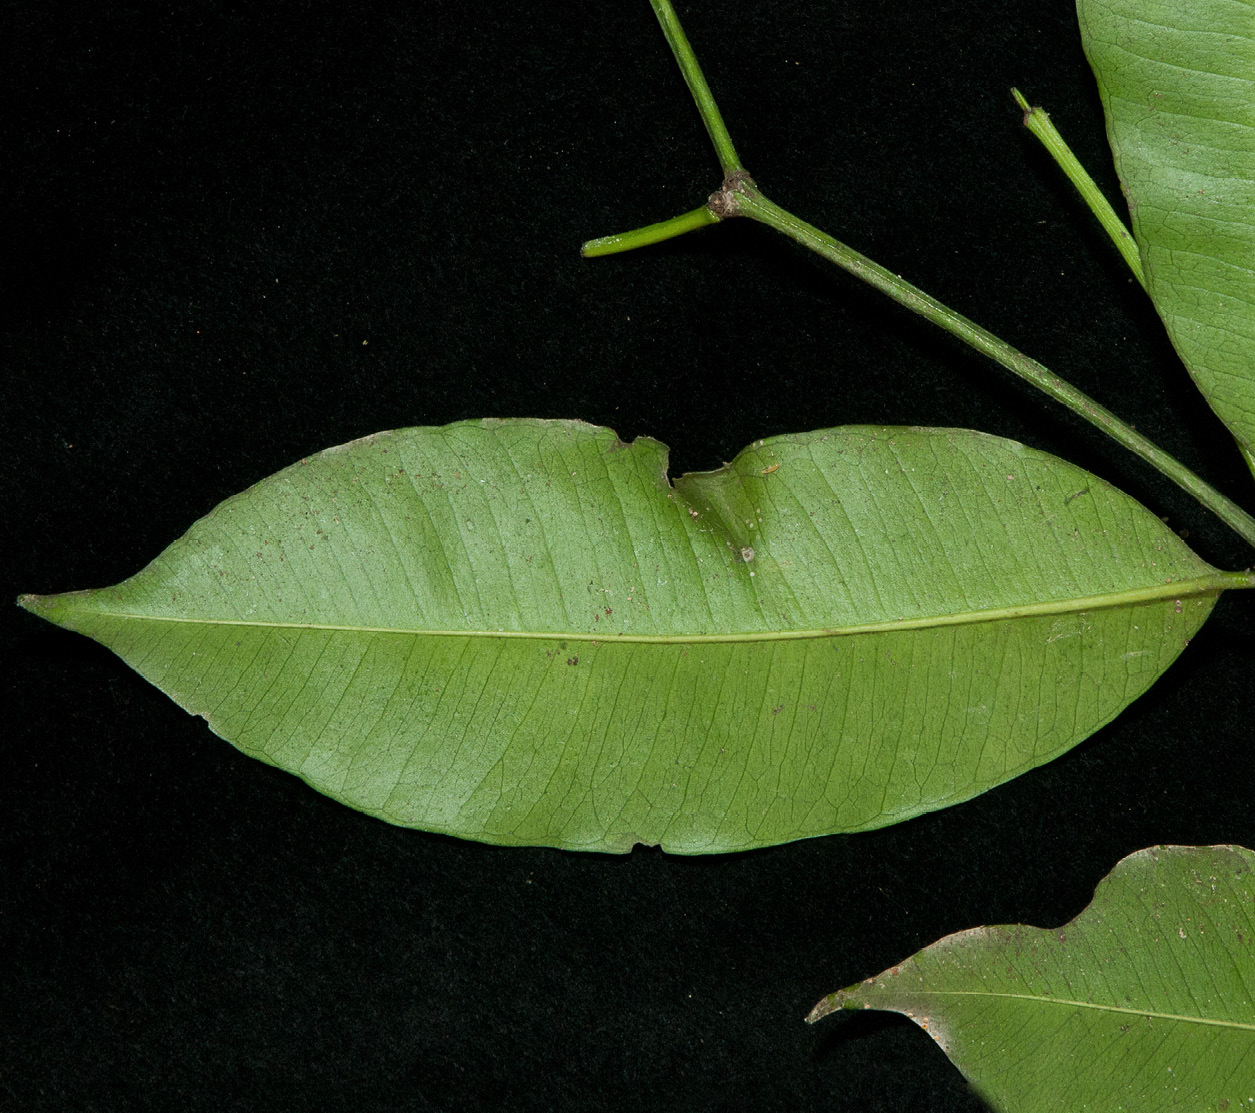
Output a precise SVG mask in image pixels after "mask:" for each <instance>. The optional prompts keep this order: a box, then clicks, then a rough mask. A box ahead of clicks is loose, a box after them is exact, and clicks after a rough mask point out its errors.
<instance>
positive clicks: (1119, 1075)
mask: <svg viewBox="0 0 1255 1113" xmlns="http://www.w3.org/2000/svg"><path fill="white" fill-rule="evenodd" d="M1253 871H1255V853H1252V851H1250V850H1247V849H1244V848H1242V847H1234V846H1216V847H1182V846H1168V847H1155V848H1152V849H1148V850H1140V851H1138V852H1137V853H1135V854H1131V855H1130V856H1129V857H1127V858H1125V859H1123V860H1122V861H1121V862H1119V863H1118V864H1117V865H1116V867H1115V869H1114V870H1112V871H1111V873H1110V874H1108V876H1107V877H1106V878H1104V879H1103V881H1102V882H1101V883H1100V884H1099V886H1098V888H1097V890H1096V891H1095V893H1094V899H1093V901H1092V902H1091V904H1090V905H1089V907H1088V908H1086V909H1085V911H1084V912H1082V913H1081V914H1080V915H1079V916H1077V917H1076V919H1074V920H1072V921H1071V922H1070V923H1068V924H1065V925H1064V926H1063V927H1062V928H1056V929H1041V928H1033V927H1025V926H1023V925H1019V924H1016V925H1009V926H999V927H980V928H973V929H972V930H970V931H963V932H959V933H958V934H956V935H950V936H947V937H946V938H944V939H942V940H939V941H938V942H936V943H934V944H932V946H930V947H926V948H925V949H924V950H922V951H920V952H919V953H918V954H916V955H914V956H913V957H911V958H909V959H907V960H906V961H905V962H903V963H901V964H900V965H898V966H894V967H892V968H891V969H889V970H886V971H885V972H884V973H882V974H879V975H877V976H876V977H874V978H869V979H868V980H867V981H865V982H863V983H861V984H860V985H857V986H852V987H850V988H849V989H845V990H841V991H840V992H838V993H835V994H833V995H831V996H830V997H827V998H825V999H824V1000H823V1001H821V1002H820V1003H819V1004H818V1005H817V1006H816V1007H815V1010H814V1011H813V1012H812V1014H811V1017H810V1019H812V1020H817V1019H819V1018H820V1017H822V1016H826V1015H827V1014H828V1013H830V1012H832V1011H833V1010H835V1009H838V1008H847V1009H849V1008H853V1009H858V1008H870V1009H887V1010H891V1011H894V1012H901V1013H905V1014H906V1015H907V1016H909V1017H911V1019H912V1020H914V1021H915V1022H916V1023H917V1024H918V1025H919V1026H920V1027H921V1028H923V1029H924V1030H925V1031H927V1032H928V1034H929V1035H930V1036H932V1038H933V1039H934V1040H936V1042H937V1043H938V1044H939V1045H940V1046H941V1048H942V1050H943V1051H945V1053H946V1055H948V1056H949V1057H950V1059H951V1061H952V1062H953V1063H954V1064H955V1066H957V1067H958V1068H959V1069H960V1070H961V1071H962V1072H963V1073H964V1075H966V1076H967V1078H968V1079H969V1081H971V1082H972V1083H973V1084H974V1085H975V1086H976V1087H977V1089H978V1090H979V1091H981V1092H982V1094H983V1095H984V1096H985V1097H986V1098H987V1099H988V1100H989V1101H990V1102H991V1103H992V1104H993V1105H994V1106H995V1107H996V1108H997V1109H999V1110H1005V1111H1007V1113H1038V1111H1041V1113H1045V1111H1047V1110H1049V1111H1051V1113H1055V1111H1058V1110H1077V1111H1081V1110H1095V1111H1097V1110H1103V1111H1110V1113H1116V1111H1120V1110H1127V1111H1129V1113H1133V1111H1137V1113H1159V1111H1167V1110H1179V1109H1191V1110H1203V1109H1207V1110H1224V1109H1230V1110H1234V1111H1236V1110H1238V1109H1246V1108H1249V1107H1250V1106H1251V1105H1252V1104H1255V872H1253Z"/></svg>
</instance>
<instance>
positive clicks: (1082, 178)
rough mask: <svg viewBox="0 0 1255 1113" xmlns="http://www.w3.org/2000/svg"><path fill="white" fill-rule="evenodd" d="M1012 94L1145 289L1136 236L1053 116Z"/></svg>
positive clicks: (1015, 91)
mask: <svg viewBox="0 0 1255 1113" xmlns="http://www.w3.org/2000/svg"><path fill="white" fill-rule="evenodd" d="M1011 95H1012V96H1013V97H1015V103H1016V104H1018V105H1019V106H1020V108H1021V109H1023V110H1024V126H1025V127H1026V128H1028V130H1029V131H1031V132H1032V133H1033V135H1034V136H1035V137H1036V138H1037V140H1038V141H1039V142H1040V143H1041V145H1042V146H1043V147H1045V148H1046V150H1047V151H1048V152H1049V153H1050V157H1051V158H1053V159H1054V160H1055V163H1056V164H1057V165H1058V167H1059V169H1060V170H1062V171H1063V172H1064V173H1065V174H1066V175H1067V176H1068V180H1069V181H1070V182H1071V183H1072V184H1073V185H1074V186H1075V187H1076V191H1077V192H1078V193H1079V194H1080V195H1081V198H1082V199H1083V200H1084V202H1085V204H1086V205H1088V206H1089V211H1090V212H1091V213H1093V214H1094V216H1096V217H1097V218H1098V223H1099V224H1101V225H1102V226H1103V230H1104V231H1105V232H1106V233H1107V235H1108V236H1110V237H1111V242H1112V243H1114V244H1115V245H1116V248H1117V250H1118V251H1119V252H1120V254H1121V255H1122V256H1123V257H1124V261H1125V262H1126V263H1128V265H1129V270H1131V271H1132V272H1133V277H1134V278H1136V279H1137V280H1138V282H1140V283H1141V284H1142V289H1143V290H1144V289H1146V275H1145V273H1144V272H1143V270H1142V257H1141V255H1140V254H1139V252H1138V250H1137V244H1136V243H1135V242H1134V240H1133V236H1132V235H1131V234H1130V233H1129V230H1128V228H1126V227H1125V225H1124V221H1122V220H1121V219H1120V218H1119V217H1118V216H1117V215H1116V211H1115V209H1113V208H1112V207H1111V203H1110V202H1109V201H1108V200H1107V198H1106V197H1105V196H1103V192H1102V190H1100V189H1099V188H1098V185H1097V183H1096V182H1095V181H1094V179H1093V178H1091V177H1090V176H1089V172H1088V171H1087V170H1086V169H1085V167H1084V166H1082V165H1081V163H1080V160H1079V159H1078V158H1077V157H1076V155H1074V154H1073V153H1072V149H1071V148H1070V147H1069V146H1068V145H1067V143H1065V142H1064V140H1063V136H1062V135H1060V134H1059V130H1058V129H1057V128H1056V127H1055V125H1054V124H1053V123H1052V122H1051V119H1050V114H1049V113H1048V112H1046V111H1045V109H1042V108H1035V107H1033V106H1031V105H1030V104H1029V103H1028V100H1027V99H1026V98H1025V96H1024V94H1023V93H1021V92H1020V91H1019V89H1012V90H1011Z"/></svg>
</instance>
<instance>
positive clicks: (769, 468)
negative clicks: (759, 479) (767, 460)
mask: <svg viewBox="0 0 1255 1113" xmlns="http://www.w3.org/2000/svg"><path fill="white" fill-rule="evenodd" d="M779 470H780V465H779V464H770V465H768V466H767V467H765V468H763V470H762V471H760V472H759V473H758V474H759V475H770V474H771V473H772V472H773V471H779Z"/></svg>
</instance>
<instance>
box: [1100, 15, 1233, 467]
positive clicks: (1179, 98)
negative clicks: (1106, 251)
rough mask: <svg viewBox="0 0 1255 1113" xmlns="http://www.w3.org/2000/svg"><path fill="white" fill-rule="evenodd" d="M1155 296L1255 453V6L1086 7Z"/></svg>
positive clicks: (1219, 405) (1198, 374) (1110, 125)
mask: <svg viewBox="0 0 1255 1113" xmlns="http://www.w3.org/2000/svg"><path fill="white" fill-rule="evenodd" d="M1077 11H1078V15H1079V17H1080V24H1081V33H1082V36H1083V38H1084V42H1085V50H1086V53H1087V54H1088V56H1089V60H1090V64H1091V65H1092V66H1093V68H1094V73H1095V75H1096V77H1097V79H1098V88H1099V92H1100V93H1101V95H1102V100H1103V106H1104V108H1105V110H1106V115H1107V131H1108V135H1109V137H1110V140H1111V146H1112V150H1113V151H1114V153H1115V160H1116V169H1117V171H1118V172H1119V175H1120V179H1121V181H1122V183H1123V186H1124V190H1125V193H1126V195H1127V197H1128V201H1129V209H1130V212H1131V214H1132V217H1133V232H1134V236H1135V237H1136V239H1137V242H1138V246H1139V248H1140V250H1141V255H1142V263H1143V266H1144V267H1145V270H1146V278H1147V289H1148V290H1149V292H1150V295H1151V297H1152V299H1153V300H1154V302H1155V306H1156V308H1157V309H1158V310H1159V313H1160V315H1161V316H1162V317H1163V320H1164V323H1165V325H1166V326H1167V329H1168V333H1169V335H1170V336H1171V337H1172V342H1173V344H1174V345H1175V346H1176V348H1177V351H1178V352H1179V353H1180V355H1181V358H1182V359H1183V360H1184V361H1185V365H1186V366H1187V367H1188V368H1189V370H1190V373H1191V374H1192V375H1193V376H1194V379H1195V381H1196V382H1197V383H1198V385H1199V387H1200V389H1201V390H1202V391H1203V393H1204V395H1206V397H1207V400H1208V401H1209V402H1210V403H1211V405H1212V408H1213V409H1215V411H1216V413H1217V414H1219V415H1220V417H1221V419H1222V420H1223V421H1224V422H1225V424H1226V425H1228V426H1229V428H1230V429H1231V430H1232V431H1233V434H1234V435H1235V436H1236V437H1237V439H1238V443H1239V444H1240V445H1241V446H1242V447H1243V449H1244V454H1245V458H1246V459H1247V462H1248V463H1250V462H1251V455H1250V454H1251V452H1252V451H1253V450H1255V3H1252V2H1251V0H1078V2H1077Z"/></svg>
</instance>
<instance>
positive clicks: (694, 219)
mask: <svg viewBox="0 0 1255 1113" xmlns="http://www.w3.org/2000/svg"><path fill="white" fill-rule="evenodd" d="M718 223H719V218H718V217H717V216H715V214H714V213H713V212H711V211H710V209H709V208H708V207H707V206H705V205H703V206H702V207H701V208H700V209H694V210H693V211H692V212H688V213H681V214H680V215H679V216H673V217H672V218H671V219H670V220H663V221H660V222H659V223H657V224H648V225H646V226H645V227H644V228H635V229H633V230H632V231H631V232H620V233H619V234H618V235H615V236H602V237H601V238H600V239H596V240H589V241H588V242H587V243H586V244H584V246H583V247H581V248H580V254H581V255H583V256H585V257H586V258H590V259H591V258H593V257H594V256H597V255H615V254H617V253H618V252H620V251H632V250H633V249H635V248H638V247H648V246H649V245H650V244H651V243H661V242H662V241H663V240H669V239H671V238H672V237H674V236H682V235H684V233H685V232H692V231H693V230H694V229H696V228H704V227H705V226H706V225H707V224H718Z"/></svg>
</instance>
